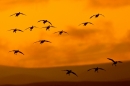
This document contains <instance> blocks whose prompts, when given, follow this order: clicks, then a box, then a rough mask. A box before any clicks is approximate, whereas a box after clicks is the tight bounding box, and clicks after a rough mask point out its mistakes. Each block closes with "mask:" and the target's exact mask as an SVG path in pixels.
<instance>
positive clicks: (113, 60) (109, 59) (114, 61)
mask: <svg viewBox="0 0 130 86" xmlns="http://www.w3.org/2000/svg"><path fill="white" fill-rule="evenodd" d="M107 59H108V60H111V61H112V62H115V61H114V60H113V59H111V58H107Z"/></svg>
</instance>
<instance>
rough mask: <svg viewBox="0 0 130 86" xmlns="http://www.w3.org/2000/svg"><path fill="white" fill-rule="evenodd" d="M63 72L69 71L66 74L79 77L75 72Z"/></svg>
mask: <svg viewBox="0 0 130 86" xmlns="http://www.w3.org/2000/svg"><path fill="white" fill-rule="evenodd" d="M62 71H67V73H66V74H68V75H70V74H71V73H72V74H74V75H76V76H77V77H78V75H77V74H76V73H75V72H73V71H72V70H62Z"/></svg>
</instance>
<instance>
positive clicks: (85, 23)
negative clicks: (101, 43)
mask: <svg viewBox="0 0 130 86" xmlns="http://www.w3.org/2000/svg"><path fill="white" fill-rule="evenodd" d="M81 24H83V25H84V26H86V25H87V24H92V25H93V23H91V22H84V23H81ZM81 24H79V25H81Z"/></svg>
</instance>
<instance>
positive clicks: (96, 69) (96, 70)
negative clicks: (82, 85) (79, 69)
mask: <svg viewBox="0 0 130 86" xmlns="http://www.w3.org/2000/svg"><path fill="white" fill-rule="evenodd" d="M92 69H94V70H95V72H97V73H98V70H99V69H100V70H104V71H106V70H105V69H103V68H99V67H96V68H91V69H89V70H88V71H90V70H92Z"/></svg>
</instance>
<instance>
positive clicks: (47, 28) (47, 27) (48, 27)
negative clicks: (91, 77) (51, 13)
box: [42, 25, 55, 30]
mask: <svg viewBox="0 0 130 86" xmlns="http://www.w3.org/2000/svg"><path fill="white" fill-rule="evenodd" d="M51 27H53V28H55V27H54V26H50V25H48V26H46V27H42V28H46V30H49V29H50V28H51Z"/></svg>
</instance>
